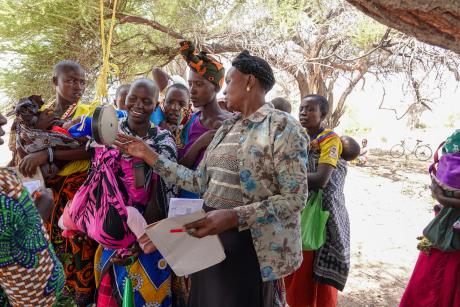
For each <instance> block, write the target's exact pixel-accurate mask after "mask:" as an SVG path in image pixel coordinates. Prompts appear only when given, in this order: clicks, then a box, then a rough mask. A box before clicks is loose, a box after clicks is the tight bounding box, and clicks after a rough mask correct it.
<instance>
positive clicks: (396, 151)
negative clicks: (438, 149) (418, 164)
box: [390, 140, 433, 161]
mask: <svg viewBox="0 0 460 307" xmlns="http://www.w3.org/2000/svg"><path fill="white" fill-rule="evenodd" d="M416 141H417V144H415V147H414V149H412V151H411V152H410V153H409V155H410V154H413V155H414V156H415V157H416V158H417V159H418V160H419V161H428V160H429V159H430V158H431V156H432V155H433V150H431V147H430V146H429V145H427V144H422V145H420V143H422V142H423V141H422V140H416ZM406 150H408V151H409V149H408V148H407V147H406V141H405V140H401V143H400V144H396V145H394V146H393V147H391V149H390V156H392V157H393V158H401V157H402V156H404V154H405V153H406Z"/></svg>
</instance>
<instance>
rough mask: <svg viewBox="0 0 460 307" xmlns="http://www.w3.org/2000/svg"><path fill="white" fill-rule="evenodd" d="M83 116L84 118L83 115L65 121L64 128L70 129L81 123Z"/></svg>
mask: <svg viewBox="0 0 460 307" xmlns="http://www.w3.org/2000/svg"><path fill="white" fill-rule="evenodd" d="M81 118H82V117H81V116H78V117H76V118H74V119H72V120H69V121H68V122H65V123H64V124H63V125H62V128H63V129H65V130H69V129H70V127H72V126H75V125H76V124H79V123H80V122H81Z"/></svg>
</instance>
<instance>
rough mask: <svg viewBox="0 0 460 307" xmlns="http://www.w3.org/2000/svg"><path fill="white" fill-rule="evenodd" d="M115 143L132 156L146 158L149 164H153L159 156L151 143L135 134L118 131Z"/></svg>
mask: <svg viewBox="0 0 460 307" xmlns="http://www.w3.org/2000/svg"><path fill="white" fill-rule="evenodd" d="M113 145H115V146H116V147H118V148H120V150H121V151H123V152H124V153H126V154H128V155H130V156H132V157H135V158H139V159H142V160H144V161H145V162H147V164H149V165H153V164H154V163H155V161H156V158H157V157H158V154H157V153H156V152H155V151H154V150H153V149H152V148H150V146H149V145H147V144H145V143H144V141H143V140H141V139H139V138H136V137H134V136H130V135H126V134H122V133H118V135H117V138H116V140H115V142H114V143H113Z"/></svg>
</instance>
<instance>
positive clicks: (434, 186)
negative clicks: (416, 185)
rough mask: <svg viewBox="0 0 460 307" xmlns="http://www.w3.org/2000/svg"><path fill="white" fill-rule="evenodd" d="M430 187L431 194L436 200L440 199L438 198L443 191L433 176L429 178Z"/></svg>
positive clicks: (442, 194) (441, 195)
mask: <svg viewBox="0 0 460 307" xmlns="http://www.w3.org/2000/svg"><path fill="white" fill-rule="evenodd" d="M430 189H431V195H432V196H433V198H434V199H436V200H437V201H440V200H439V199H440V198H442V197H443V196H444V193H443V192H442V188H441V187H440V186H439V184H438V183H437V182H436V180H435V179H434V178H433V179H432V180H431V186H430Z"/></svg>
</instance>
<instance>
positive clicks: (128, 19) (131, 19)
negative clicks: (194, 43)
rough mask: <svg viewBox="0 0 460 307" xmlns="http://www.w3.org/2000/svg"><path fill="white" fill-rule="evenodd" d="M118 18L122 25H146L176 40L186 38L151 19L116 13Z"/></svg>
mask: <svg viewBox="0 0 460 307" xmlns="http://www.w3.org/2000/svg"><path fill="white" fill-rule="evenodd" d="M116 17H117V19H118V20H119V21H120V23H121V24H124V23H132V24H140V25H144V26H149V27H151V28H153V29H155V30H157V31H160V32H163V33H165V34H167V35H169V36H171V37H173V38H176V39H183V38H184V37H183V36H182V35H181V34H180V33H178V32H176V31H174V30H172V29H170V28H168V27H165V26H163V25H162V24H160V23H158V22H156V21H154V20H150V19H147V18H144V17H140V16H133V15H128V14H124V13H116Z"/></svg>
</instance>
